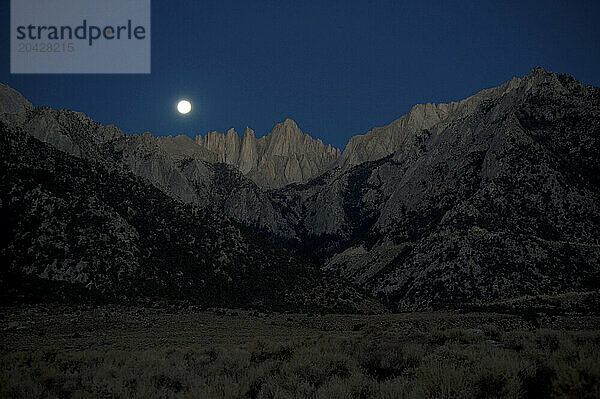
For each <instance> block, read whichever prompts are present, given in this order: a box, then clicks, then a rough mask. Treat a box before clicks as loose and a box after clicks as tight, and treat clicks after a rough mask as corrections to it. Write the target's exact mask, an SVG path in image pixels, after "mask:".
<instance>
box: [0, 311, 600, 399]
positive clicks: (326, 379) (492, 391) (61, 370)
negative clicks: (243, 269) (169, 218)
mask: <svg viewBox="0 0 600 399" xmlns="http://www.w3.org/2000/svg"><path fill="white" fill-rule="evenodd" d="M95 312H97V311H95V310H90V311H84V312H83V313H81V314H76V316H73V313H65V312H64V311H63V310H61V311H44V312H37V313H32V312H31V311H30V310H29V311H28V310H24V309H5V312H4V320H3V321H2V325H0V327H2V328H6V326H8V325H10V323H13V324H12V325H13V326H14V323H15V320H16V322H18V323H20V324H19V325H20V326H29V327H28V328H26V329H21V330H17V329H16V328H12V329H8V330H5V331H3V334H4V338H5V339H4V340H3V341H4V344H2V347H1V348H2V353H1V357H0V396H1V397H11V398H13V397H15V398H18V397H26V398H37V397H40V398H41V397H44V398H45V397H59V398H63V397H64V398H70V397H72V398H76V397H140V398H153V397H161V398H170V397H206V398H298V397H299V398H305V397H306V398H372V397H373V398H422V397H430V398H462V397H477V398H537V397H550V398H553V397H555V398H562V397H577V398H579V397H583V398H585V397H589V398H596V397H600V351H599V348H600V330H598V329H591V330H588V331H566V330H564V331H558V330H550V329H536V328H534V326H533V325H531V324H528V322H527V321H524V320H522V319H520V318H519V317H516V316H506V315H493V314H464V315H462V314H456V313H420V314H403V315H381V316H337V315H327V316H308V315H286V314H272V315H259V314H256V313H248V312H231V311H225V312H180V313H175V314H170V313H167V312H165V311H157V310H147V309H146V310H144V309H142V310H139V309H133V310H132V309H114V310H112V311H110V312H109V314H108V315H105V316H104V318H101V319H100V320H96V321H94V315H95V314H96V313H95ZM27 320H30V323H29V324H27V323H26V321H27ZM31 320H33V322H31ZM99 326H103V329H98V327H99ZM111 337H112V338H111ZM108 338H111V339H112V341H110V342H109V341H107V339H108Z"/></svg>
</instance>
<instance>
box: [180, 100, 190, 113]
mask: <svg viewBox="0 0 600 399" xmlns="http://www.w3.org/2000/svg"><path fill="white" fill-rule="evenodd" d="M191 110H192V104H191V103H190V102H189V101H187V100H181V101H179V102H178V103H177V111H179V113H180V114H184V115H185V114H187V113H188V112H190V111H191Z"/></svg>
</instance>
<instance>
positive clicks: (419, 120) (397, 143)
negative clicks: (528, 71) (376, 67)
mask: <svg viewBox="0 0 600 399" xmlns="http://www.w3.org/2000/svg"><path fill="white" fill-rule="evenodd" d="M520 83H521V79H520V78H514V79H512V80H510V81H508V82H506V83H505V84H503V85H501V86H499V87H496V88H492V89H487V90H483V91H481V92H479V93H477V94H475V95H473V96H471V97H469V98H467V99H465V100H462V101H458V102H451V103H448V104H444V103H442V104H432V103H427V104H417V105H415V106H414V107H413V108H412V109H411V110H410V112H409V113H408V114H406V115H404V116H402V117H400V118H399V119H397V120H395V121H394V122H392V123H390V124H389V125H387V126H384V127H379V128H375V129H373V130H372V131H370V132H368V133H366V134H364V135H357V136H354V137H352V138H351V139H350V140H349V141H348V144H347V145H346V149H345V150H344V152H343V154H342V156H341V158H340V161H339V164H340V166H341V167H342V168H344V169H347V168H350V167H352V166H354V165H358V164H361V163H363V162H367V161H375V160H378V159H381V158H384V157H386V156H388V155H390V154H393V153H394V152H396V151H398V150H400V149H402V147H405V146H408V145H410V143H409V142H410V141H411V140H413V139H414V138H415V137H416V136H418V135H419V133H420V132H421V131H423V130H427V129H431V128H432V127H434V126H436V125H438V124H440V123H451V122H453V121H457V120H460V119H461V118H463V117H464V116H466V115H469V114H471V113H472V112H473V111H474V110H475V109H476V108H477V107H478V106H479V105H480V104H481V103H482V102H484V101H489V100H492V99H494V98H498V97H501V96H503V95H505V94H506V93H508V92H510V91H511V90H514V89H515V88H517V87H518V86H519V85H520Z"/></svg>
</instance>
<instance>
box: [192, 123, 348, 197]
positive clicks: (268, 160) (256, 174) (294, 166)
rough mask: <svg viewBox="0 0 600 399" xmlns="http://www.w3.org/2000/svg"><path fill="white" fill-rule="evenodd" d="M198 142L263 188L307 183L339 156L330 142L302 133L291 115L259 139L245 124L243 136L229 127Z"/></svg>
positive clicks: (200, 138)
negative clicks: (326, 142)
mask: <svg viewBox="0 0 600 399" xmlns="http://www.w3.org/2000/svg"><path fill="white" fill-rule="evenodd" d="M196 142H197V143H198V145H200V146H202V147H204V148H206V149H207V150H209V151H211V152H213V153H214V154H216V158H217V160H218V162H223V163H226V164H228V165H232V166H235V167H236V168H237V169H238V170H239V171H240V172H241V173H242V174H243V175H245V176H247V177H248V178H250V179H251V180H252V181H253V182H255V183H256V184H258V185H259V186H260V187H263V188H280V187H283V186H285V185H288V184H290V183H305V182H307V181H308V180H310V179H312V178H315V177H317V176H319V175H320V174H322V173H323V172H325V171H326V170H328V169H329V168H331V167H332V166H333V165H334V163H335V162H336V161H337V160H338V158H339V156H340V152H339V150H337V149H335V148H333V147H331V145H325V144H323V142H322V141H321V140H315V139H313V138H312V137H310V136H309V135H307V134H304V133H302V131H301V130H300V128H299V127H298V125H297V124H296V122H294V121H293V120H291V119H286V120H285V121H284V122H281V123H279V124H277V125H275V127H274V128H273V130H272V131H271V133H269V134H267V135H266V136H263V137H260V138H258V139H257V138H256V135H255V133H254V131H253V130H252V129H250V128H246V131H245V133H244V136H243V137H242V138H241V139H240V137H239V135H238V134H237V132H236V131H235V130H233V129H230V130H229V131H228V132H227V134H225V135H224V134H221V133H218V132H211V133H208V134H207V135H206V136H198V137H196Z"/></svg>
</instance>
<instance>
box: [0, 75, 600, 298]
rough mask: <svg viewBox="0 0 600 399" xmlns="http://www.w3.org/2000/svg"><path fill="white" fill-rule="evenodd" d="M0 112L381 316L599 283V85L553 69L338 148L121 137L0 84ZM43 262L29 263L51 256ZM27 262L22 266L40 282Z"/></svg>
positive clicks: (418, 109)
mask: <svg viewBox="0 0 600 399" xmlns="http://www.w3.org/2000/svg"><path fill="white" fill-rule="evenodd" d="M0 118H1V120H2V121H3V123H4V124H5V125H6V127H7V131H10V132H13V133H6V134H7V137H8V136H9V135H10V134H15V133H14V132H17V131H18V132H19V134H22V135H25V136H26V137H27V140H26V144H23V145H22V146H21V147H19V148H26V147H27V146H29V145H33V144H31V143H36V144H35V145H36V146H41V145H43V146H46V147H47V148H51V149H53V150H56V151H55V152H56V154H65V155H61V156H69V157H71V158H72V159H73V160H77V161H76V162H83V163H84V164H82V165H88V164H89V165H95V167H96V168H105V169H106V170H115V171H118V173H122V174H124V175H127V176H129V177H128V178H131V179H138V180H139V182H140V183H139V184H146V185H147V186H145V187H146V188H145V189H140V190H141V191H144V190H146V189H148V190H150V189H158V190H157V192H161V195H164V196H165V198H167V199H168V200H169V201H171V202H169V204H170V205H166V202H165V206H170V207H175V208H177V209H181V210H180V213H178V218H177V220H178V223H191V222H186V221H185V220H186V218H185V217H184V216H182V214H185V212H187V211H186V209H188V208H186V207H191V208H190V209H203V211H202V212H209V213H210V214H211V215H215V216H214V217H215V218H216V219H215V220H217V219H219V218H222V219H223V220H229V219H231V220H232V221H235V222H236V223H242V224H243V225H245V226H247V227H248V228H250V229H252V230H254V232H256V233H259V234H260V235H261V236H262V237H263V238H265V239H268V240H271V241H272V242H273V243H275V244H276V245H278V246H283V247H285V248H287V249H288V250H290V251H292V252H294V253H295V254H296V256H297V257H300V258H302V257H304V258H307V259H309V260H310V261H311V262H317V263H318V264H319V265H320V266H321V268H322V269H324V270H325V271H326V272H328V273H331V274H334V275H338V276H341V277H343V278H344V279H347V280H350V281H351V282H352V283H354V284H355V285H356V286H357V287H360V288H361V289H365V290H367V291H368V292H370V293H371V294H373V295H375V296H377V297H378V298H379V299H380V300H382V301H385V302H387V303H388V304H389V305H390V306H391V307H392V308H394V309H424V308H432V307H445V306H459V305H460V304H463V303H473V302H492V301H498V300H502V299H507V298H514V297H519V296H523V295H532V294H554V293H560V292H566V291H573V290H587V289H595V288H597V287H598V286H599V283H600V266H599V264H600V259H599V258H600V235H599V234H598V232H599V231H600V183H599V178H598V176H600V160H599V157H598V154H599V153H600V148H599V147H600V144H599V134H600V89H598V88H596V87H591V86H586V85H583V84H581V83H580V82H578V81H576V80H575V79H573V78H571V77H569V76H567V75H557V74H553V73H550V72H547V71H544V70H543V69H541V68H536V69H534V70H533V71H532V73H531V74H530V75H528V76H525V77H523V78H514V79H512V80H510V81H508V82H507V83H505V84H503V85H501V86H499V87H497V88H493V89H488V90H484V91H482V92H480V93H477V94H475V95H474V96H472V97H470V98H468V99H465V100H463V101H460V102H455V103H450V104H438V105H434V104H422V105H417V106H415V107H414V108H413V109H412V110H411V111H410V112H409V113H408V114H406V115H405V116H402V117H401V118H399V119H398V120H396V121H394V122H392V123H391V124H389V125H388V126H385V127H382V128H376V129H374V130H372V131H370V132H368V133H366V134H365V135H362V136H355V137H353V138H351V139H350V141H349V143H348V145H347V146H346V149H345V150H344V151H343V153H340V152H339V151H338V150H336V149H334V148H332V147H331V146H326V145H324V144H323V143H322V142H321V141H320V140H314V139H312V138H311V137H310V136H308V135H306V134H304V133H302V132H301V131H300V128H299V127H298V126H297V125H296V123H295V122H293V121H292V120H289V119H287V120H285V121H284V122H282V123H280V124H277V125H276V126H275V127H274V129H273V131H272V132H271V133H270V134H268V135H266V136H263V137H260V138H256V136H255V134H254V132H253V131H252V130H251V129H247V130H246V132H245V133H244V135H243V137H242V138H240V136H239V135H238V133H237V132H235V131H233V130H230V131H228V132H227V133H226V134H221V133H217V132H212V133H209V134H207V135H206V136H198V137H196V139H195V140H193V139H191V138H189V137H187V136H177V137H154V136H152V135H151V134H150V133H144V134H141V135H124V134H123V133H122V132H121V131H120V130H119V129H117V128H116V127H114V126H102V125H101V124H99V123H96V122H93V121H92V120H90V119H89V118H87V117H85V115H83V114H81V113H77V112H72V111H56V110H51V109H48V108H35V107H33V106H32V105H31V104H30V103H29V102H28V101H27V100H25V99H24V98H23V97H22V96H20V95H19V94H18V93H17V92H15V91H14V90H12V89H10V88H8V87H6V86H1V87H0ZM11 137H12V136H11ZM13 139H14V140H16V138H14V137H13ZM13 139H11V140H13ZM11 148H12V147H11ZM56 156H58V155H56ZM71 158H69V159H71ZM74 162H75V161H74ZM80 169H81V170H78V172H77V173H81V174H84V175H85V173H86V172H85V166H81V168H80ZM36 170H37V168H36ZM69 173H70V174H73V173H74V172H69ZM77 173H75V174H77ZM90 173H91V172H90ZM12 184H13V186H14V187H17V186H19V185H20V184H22V185H26V184H30V185H31V184H33V183H32V182H29V183H25V182H20V183H17V182H12ZM36 184H39V183H36ZM73 184H74V183H73ZM30 188H31V187H30ZM31 189H32V188H31ZM7 190H8V191H5V192H4V193H3V198H2V201H3V207H6V205H4V204H6V203H7V202H6V201H10V198H11V195H13V194H12V193H14V192H15V191H14V190H15V188H11V189H10V190H9V189H7ZM11 190H12V191H11ZM92 193H93V190H92V191H90V194H89V195H90V196H91V195H92ZM136 194H140V192H137V193H136ZM24 198H25V197H24ZM63 200H64V201H66V202H68V199H66V198H63ZM165 201H166V200H165ZM111 206H112V205H111ZM117 213H119V212H117ZM119 215H121V214H120V213H119ZM218 215H221V216H218ZM121 216H122V215H121ZM46 217H50V216H48V215H46V214H41V215H40V216H39V218H41V219H44V218H46ZM189 218H190V219H189V220H190V221H193V220H196V219H194V217H193V216H192V215H190V216H189ZM198 223H201V222H200V221H198ZM211 223H212V222H211ZM148 228H149V229H150V230H152V229H154V227H152V226H149V227H148ZM136 229H137V227H135V226H134V227H133V230H131V231H130V233H131V234H135V230H136ZM38 234H39V233H38ZM203 237H204V239H205V240H210V237H208V236H203ZM38 238H39V237H38ZM38 238H36V239H38ZM162 239H164V240H166V241H167V242H168V241H169V238H168V237H167V238H165V237H163V238H162ZM8 245H9V248H11V247H10V245H13V253H14V248H16V247H15V246H14V245H15V244H14V242H12V244H11V243H10V242H9V244H8ZM28 245H29V244H28ZM157 245H158V244H157ZM248 245H250V244H248ZM26 247H27V246H23V247H21V249H22V250H23V251H26ZM115 250H116V249H115ZM140 250H141V251H143V250H144V249H143V245H142V246H141V247H140ZM3 251H4V252H5V253H6V251H7V250H6V249H4V250H3ZM38 251H39V252H40V253H44V251H45V250H44V249H43V248H42V247H40V248H39V249H38ZM44 256H46V258H44V259H45V260H43V261H41V263H40V265H41V264H47V263H50V262H51V261H52V259H51V256H50V255H44ZM286 256H288V255H286ZM84 258H85V257H82V259H84ZM54 259H56V258H54ZM280 260H281V259H279V260H277V262H279V261H280ZM44 262H45V263H44ZM40 267H41V266H40ZM159 269H160V267H158V266H156V268H155V269H153V270H159ZM40 270H41V269H39V268H38V269H35V268H34V269H31V270H29V269H28V270H27V273H28V275H32V276H37V277H39V278H46V277H47V276H45V275H44V274H43V272H41V271H40ZM140 270H141V269H140ZM87 273H90V272H89V271H88V272H87ZM156 273H158V272H156ZM319 273H320V272H319ZM74 275H75V276H76V275H77V273H75V274H74ZM76 278H77V277H68V278H67V280H69V281H71V282H76V281H75V279H76ZM239 279H240V281H241V280H243V276H242V277H240V278H239ZM158 280H160V279H158ZM336 284H337V283H336ZM340 284H341V283H340ZM347 289H349V288H347ZM353 295H354V294H353ZM356 295H358V294H356ZM356 298H358V296H357V297H356Z"/></svg>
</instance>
